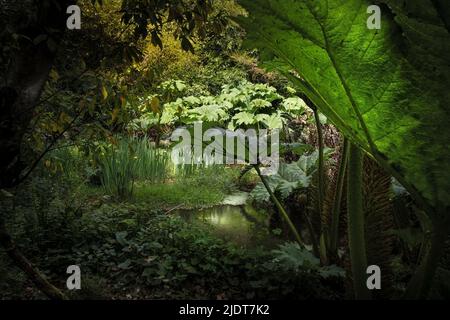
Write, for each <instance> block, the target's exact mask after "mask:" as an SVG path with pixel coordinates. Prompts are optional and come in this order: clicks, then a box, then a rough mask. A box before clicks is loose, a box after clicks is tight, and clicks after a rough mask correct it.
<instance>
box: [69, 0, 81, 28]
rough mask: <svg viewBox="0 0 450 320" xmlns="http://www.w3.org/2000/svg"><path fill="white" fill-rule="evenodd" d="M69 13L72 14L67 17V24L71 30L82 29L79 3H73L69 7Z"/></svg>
mask: <svg viewBox="0 0 450 320" xmlns="http://www.w3.org/2000/svg"><path fill="white" fill-rule="evenodd" d="M66 13H67V14H70V16H69V17H68V18H67V21H66V26H67V29H69V30H74V29H77V30H79V29H81V9H80V7H79V6H77V5H71V6H68V7H67V10H66Z"/></svg>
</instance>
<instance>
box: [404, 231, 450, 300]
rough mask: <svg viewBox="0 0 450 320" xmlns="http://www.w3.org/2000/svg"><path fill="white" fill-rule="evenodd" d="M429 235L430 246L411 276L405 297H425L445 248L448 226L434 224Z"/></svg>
mask: <svg viewBox="0 0 450 320" xmlns="http://www.w3.org/2000/svg"><path fill="white" fill-rule="evenodd" d="M434 229H435V230H433V234H432V235H431V241H430V247H429V249H428V252H427V254H426V256H425V257H424V259H423V262H422V264H421V265H420V266H419V268H418V269H417V271H416V273H415V274H414V276H413V277H412V278H411V280H410V282H409V284H408V287H407V289H406V292H405V298H406V299H427V298H428V294H429V292H430V289H431V287H432V284H433V279H434V276H435V274H436V269H437V267H438V265H439V260H440V258H441V256H442V253H443V251H444V248H445V241H446V240H447V237H448V227H447V226H440V227H438V228H436V224H435V227H434Z"/></svg>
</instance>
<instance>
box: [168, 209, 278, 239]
mask: <svg viewBox="0 0 450 320" xmlns="http://www.w3.org/2000/svg"><path fill="white" fill-rule="evenodd" d="M177 214H179V215H180V216H181V217H182V218H183V219H185V220H186V221H190V222H193V221H202V222H205V223H208V224H209V225H211V227H212V231H213V232H214V233H215V234H216V235H217V236H219V237H221V238H223V239H225V240H228V241H233V242H235V243H237V244H240V245H243V246H250V247H253V246H259V245H262V246H264V247H274V246H276V245H277V244H278V243H280V241H281V239H280V238H279V237H277V236H275V234H274V233H273V232H272V230H271V228H270V216H269V214H268V213H267V212H265V211H264V210H256V209H255V208H253V207H252V206H250V205H240V206H233V205H221V206H216V207H212V208H205V209H201V210H178V211H177Z"/></svg>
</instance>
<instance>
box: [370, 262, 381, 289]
mask: <svg viewBox="0 0 450 320" xmlns="http://www.w3.org/2000/svg"><path fill="white" fill-rule="evenodd" d="M366 273H367V274H370V276H369V277H368V278H367V281H366V285H367V289H369V290H374V289H377V290H380V289H381V269H380V267H379V266H377V265H375V264H374V265H371V266H368V267H367V270H366Z"/></svg>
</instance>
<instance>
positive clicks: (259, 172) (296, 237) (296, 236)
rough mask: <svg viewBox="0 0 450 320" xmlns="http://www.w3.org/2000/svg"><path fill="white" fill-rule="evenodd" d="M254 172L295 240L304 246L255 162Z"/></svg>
mask: <svg viewBox="0 0 450 320" xmlns="http://www.w3.org/2000/svg"><path fill="white" fill-rule="evenodd" d="M254 167H255V170H256V172H257V173H258V176H259V178H260V179H261V181H262V183H263V184H264V187H266V189H267V192H268V193H269V195H270V198H271V199H272V201H273V202H274V204H275V206H276V207H277V209H278V211H279V212H280V214H281V216H282V217H283V219H284V220H285V221H286V222H287V224H288V225H289V228H290V229H291V231H292V233H293V235H294V236H295V239H296V240H297V242H298V243H299V244H300V245H301V246H304V243H303V240H302V238H301V237H300V234H299V233H298V231H297V229H296V228H295V226H294V224H293V223H292V221H291V219H290V218H289V216H288V214H287V212H286V210H284V208H283V206H282V205H281V203H280V201H278V199H277V197H276V196H275V194H274V193H273V192H272V189H271V188H270V186H269V183H268V182H267V179H266V177H265V176H264V175H262V174H261V170H260V169H259V165H257V164H255V165H254Z"/></svg>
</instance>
